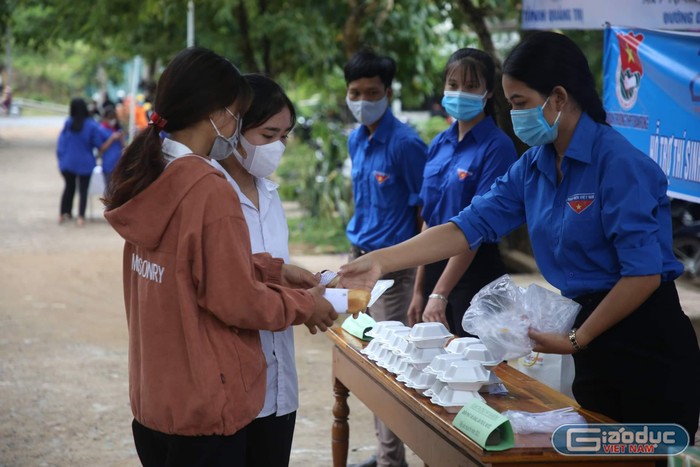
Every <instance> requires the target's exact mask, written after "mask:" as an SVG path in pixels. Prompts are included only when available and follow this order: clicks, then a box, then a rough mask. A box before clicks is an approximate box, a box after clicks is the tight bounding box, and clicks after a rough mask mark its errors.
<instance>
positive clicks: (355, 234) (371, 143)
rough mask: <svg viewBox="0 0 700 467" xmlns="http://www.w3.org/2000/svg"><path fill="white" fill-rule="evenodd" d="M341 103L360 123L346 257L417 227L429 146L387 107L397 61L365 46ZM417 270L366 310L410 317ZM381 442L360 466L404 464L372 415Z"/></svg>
mask: <svg viewBox="0 0 700 467" xmlns="http://www.w3.org/2000/svg"><path fill="white" fill-rule="evenodd" d="M344 71H345V83H346V84H347V97H346V103H347V105H348V108H349V109H350V111H351V112H352V114H353V116H354V117H355V119H356V120H357V121H358V122H359V123H360V124H361V126H360V127H359V128H357V129H356V130H354V131H353V132H352V134H351V135H350V139H349V141H348V151H349V153H350V159H351V161H352V185H353V192H354V201H355V214H354V215H353V217H352V219H351V220H350V223H349V224H348V228H347V235H348V239H349V240H350V243H351V244H352V248H351V252H350V259H351V260H352V259H355V258H357V257H359V256H362V255H364V254H365V253H367V252H370V251H373V250H377V249H379V248H384V247H388V246H392V245H395V244H397V243H401V242H403V241H404V240H408V239H409V238H411V237H413V236H414V235H416V234H417V233H418V232H419V231H420V226H421V223H422V219H421V216H420V206H421V200H420V196H419V194H420V189H421V183H422V181H423V168H424V166H425V161H426V157H427V147H426V145H425V143H424V142H423V141H422V140H421V139H420V137H419V136H418V134H417V133H416V132H415V130H413V129H412V128H411V127H409V126H408V125H406V124H405V123H402V122H401V121H399V120H398V119H397V118H396V117H395V116H394V114H393V113H392V112H391V110H390V109H389V100H390V99H391V96H392V89H391V82H392V81H393V79H394V75H395V74H396V63H395V62H394V60H392V59H391V58H389V57H380V56H377V55H376V54H375V53H374V52H372V51H369V50H362V51H360V52H358V53H357V54H355V55H354V56H353V57H352V58H351V59H350V61H349V62H348V63H347V64H346V65H345V69H344ZM415 274H416V273H415V269H405V270H402V271H397V272H395V273H392V274H387V275H386V276H384V277H383V279H393V280H394V286H393V287H392V288H391V289H389V290H388V291H387V292H386V293H385V294H384V295H383V296H382V297H381V298H380V299H379V300H378V301H377V302H376V303H375V304H374V305H373V306H372V307H371V308H370V310H369V314H370V315H371V316H372V317H373V318H374V319H375V320H377V321H386V320H396V321H401V322H403V323H404V324H405V323H406V321H407V311H408V306H409V305H410V302H411V297H412V291H413V282H414V280H415ZM375 426H376V432H377V439H378V441H379V447H378V450H377V456H376V458H374V457H373V458H371V459H370V460H368V461H367V462H365V463H363V464H360V465H361V466H362V467H370V466H374V465H378V466H392V467H399V466H402V465H406V461H405V453H404V446H403V443H402V442H401V440H399V439H398V438H397V437H396V435H394V434H393V433H392V432H391V431H390V430H389V429H388V428H387V427H386V426H384V424H383V423H382V422H381V421H380V420H379V419H377V418H376V417H375Z"/></svg>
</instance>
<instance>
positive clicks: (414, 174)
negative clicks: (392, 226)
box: [392, 135, 428, 206]
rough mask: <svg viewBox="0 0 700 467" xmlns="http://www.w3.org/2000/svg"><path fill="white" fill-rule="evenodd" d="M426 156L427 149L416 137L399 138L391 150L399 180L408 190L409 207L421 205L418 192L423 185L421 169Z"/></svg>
mask: <svg viewBox="0 0 700 467" xmlns="http://www.w3.org/2000/svg"><path fill="white" fill-rule="evenodd" d="M427 154H428V147H427V146H426V145H425V143H424V142H423V140H422V139H420V138H419V137H418V135H415V137H411V136H406V137H403V138H399V139H398V140H397V141H396V143H395V145H394V147H393V148H392V157H394V158H395V167H397V168H398V169H399V170H400V175H401V178H402V179H403V180H404V183H406V188H407V189H408V205H409V206H420V205H422V204H423V202H422V200H421V197H420V190H421V186H422V184H423V169H424V168H425V162H426V159H427Z"/></svg>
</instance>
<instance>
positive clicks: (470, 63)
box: [442, 47, 496, 115]
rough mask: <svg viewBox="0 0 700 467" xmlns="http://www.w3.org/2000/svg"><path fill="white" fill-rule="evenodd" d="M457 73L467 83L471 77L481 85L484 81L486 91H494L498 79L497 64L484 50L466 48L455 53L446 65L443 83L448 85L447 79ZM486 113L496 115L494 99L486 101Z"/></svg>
mask: <svg viewBox="0 0 700 467" xmlns="http://www.w3.org/2000/svg"><path fill="white" fill-rule="evenodd" d="M457 71H460V72H461V73H462V79H463V80H464V81H466V80H467V77H469V76H472V77H476V78H478V80H479V83H481V80H482V79H483V80H484V81H485V84H486V91H487V92H492V91H493V85H494V82H495V79H496V63H495V62H494V61H493V58H491V56H490V55H489V54H487V53H486V52H484V51H483V50H479V49H472V48H470V47H465V48H462V49H459V50H458V51H456V52H455V53H453V54H452V55H451V56H450V58H449V59H448V60H447V64H446V65H445V70H444V71H443V75H442V81H443V83H447V78H448V77H449V76H450V75H452V74H453V73H455V72H457ZM484 113H485V114H486V115H493V114H494V105H493V98H489V99H487V100H486V104H485V105H484Z"/></svg>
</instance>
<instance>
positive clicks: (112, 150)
mask: <svg viewBox="0 0 700 467" xmlns="http://www.w3.org/2000/svg"><path fill="white" fill-rule="evenodd" d="M102 130H103V132H104V133H105V134H106V135H108V139H107V141H106V142H105V145H104V146H103V151H102V154H101V155H102V175H103V176H104V179H105V186H107V185H108V184H109V179H110V177H111V176H112V172H113V171H114V167H116V165H117V161H118V160H119V158H120V157H121V156H122V152H124V146H125V141H124V133H123V132H122V129H121V126H120V125H119V120H117V112H116V111H115V110H114V107H105V108H104V110H103V114H102ZM105 146H106V147H105Z"/></svg>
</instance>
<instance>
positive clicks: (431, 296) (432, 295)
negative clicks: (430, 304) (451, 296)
mask: <svg viewBox="0 0 700 467" xmlns="http://www.w3.org/2000/svg"><path fill="white" fill-rule="evenodd" d="M430 298H437V299H438V300H442V301H443V302H445V303H449V302H448V301H447V297H445V296H444V295H443V294H441V293H431V294H430V295H428V299H430Z"/></svg>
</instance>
